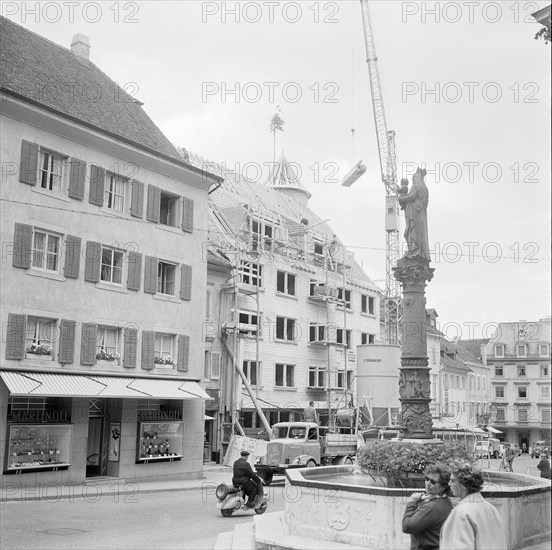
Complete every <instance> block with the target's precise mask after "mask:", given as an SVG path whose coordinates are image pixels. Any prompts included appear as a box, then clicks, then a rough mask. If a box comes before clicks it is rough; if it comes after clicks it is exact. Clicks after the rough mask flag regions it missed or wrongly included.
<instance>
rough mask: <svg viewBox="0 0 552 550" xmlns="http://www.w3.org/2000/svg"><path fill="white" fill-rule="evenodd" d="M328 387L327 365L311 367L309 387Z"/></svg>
mask: <svg viewBox="0 0 552 550" xmlns="http://www.w3.org/2000/svg"><path fill="white" fill-rule="evenodd" d="M325 387H326V369H325V367H309V388H325Z"/></svg>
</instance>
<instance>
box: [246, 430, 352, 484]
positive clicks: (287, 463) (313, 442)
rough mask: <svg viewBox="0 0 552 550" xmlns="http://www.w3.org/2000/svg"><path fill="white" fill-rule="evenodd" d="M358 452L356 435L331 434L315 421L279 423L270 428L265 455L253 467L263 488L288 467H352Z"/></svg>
mask: <svg viewBox="0 0 552 550" xmlns="http://www.w3.org/2000/svg"><path fill="white" fill-rule="evenodd" d="M356 452H357V436H356V435H355V434H350V433H330V432H329V431H328V430H327V428H324V427H321V426H319V425H318V424H316V423H314V422H278V423H277V424H274V426H273V427H272V437H271V439H270V441H269V442H268V443H267V450H266V456H264V457H259V458H258V459H257V462H256V464H255V469H256V470H257V474H258V475H259V477H261V478H262V480H263V481H264V483H265V485H270V483H271V482H272V478H273V477H274V476H275V475H283V474H284V473H285V471H286V470H287V469H289V468H313V467H315V466H326V465H331V464H333V465H341V464H353V460H354V457H355V455H356Z"/></svg>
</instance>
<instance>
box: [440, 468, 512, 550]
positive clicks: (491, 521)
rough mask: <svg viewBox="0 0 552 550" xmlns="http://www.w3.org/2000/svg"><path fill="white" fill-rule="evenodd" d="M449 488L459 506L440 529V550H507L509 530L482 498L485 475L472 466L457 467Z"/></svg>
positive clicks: (452, 474)
mask: <svg viewBox="0 0 552 550" xmlns="http://www.w3.org/2000/svg"><path fill="white" fill-rule="evenodd" d="M449 484H450V488H451V490H452V494H453V496H455V497H460V499H461V500H460V502H459V503H458V504H457V505H456V507H455V508H454V510H453V511H452V512H451V513H450V515H449V516H448V518H447V519H446V521H445V523H444V524H443V528H442V529H441V541H440V546H439V548H440V550H504V549H505V548H507V547H508V546H507V545H506V536H505V531H506V527H505V526H504V522H503V521H502V517H501V516H500V513H499V512H498V510H497V509H496V508H495V507H494V506H493V505H492V504H491V503H490V502H487V501H486V500H485V499H484V498H483V497H482V496H481V488H482V487H483V474H482V472H481V470H479V469H478V468H476V467H475V466H474V465H473V464H470V463H469V462H467V463H455V464H453V466H452V468H451V475H450V482H449Z"/></svg>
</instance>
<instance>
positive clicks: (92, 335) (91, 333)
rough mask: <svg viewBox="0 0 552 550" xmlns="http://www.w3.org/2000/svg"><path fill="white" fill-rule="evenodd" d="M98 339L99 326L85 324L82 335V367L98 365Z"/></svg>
mask: <svg viewBox="0 0 552 550" xmlns="http://www.w3.org/2000/svg"><path fill="white" fill-rule="evenodd" d="M97 338H98V325H96V324H95V323H83V325H82V335H81V361H80V362H81V365H95V364H96V341H97Z"/></svg>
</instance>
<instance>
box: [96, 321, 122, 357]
mask: <svg viewBox="0 0 552 550" xmlns="http://www.w3.org/2000/svg"><path fill="white" fill-rule="evenodd" d="M120 357H121V356H120V353H119V329H118V328H116V327H105V326H99V327H98V335H97V345H96V359H98V360H99V361H118V360H119V359H120Z"/></svg>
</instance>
